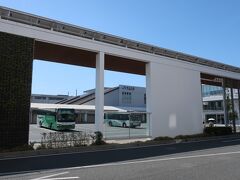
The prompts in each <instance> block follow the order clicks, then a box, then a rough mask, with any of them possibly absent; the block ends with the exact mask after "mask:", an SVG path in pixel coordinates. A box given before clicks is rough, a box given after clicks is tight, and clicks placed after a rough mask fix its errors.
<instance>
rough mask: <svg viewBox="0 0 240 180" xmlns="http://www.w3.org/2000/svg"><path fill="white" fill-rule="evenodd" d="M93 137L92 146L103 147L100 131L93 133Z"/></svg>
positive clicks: (103, 142)
mask: <svg viewBox="0 0 240 180" xmlns="http://www.w3.org/2000/svg"><path fill="white" fill-rule="evenodd" d="M94 134H95V135H94V137H93V143H92V145H103V144H106V142H105V141H104V140H103V134H102V132H100V131H96V132H94Z"/></svg>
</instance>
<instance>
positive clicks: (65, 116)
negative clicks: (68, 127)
mask: <svg viewBox="0 0 240 180" xmlns="http://www.w3.org/2000/svg"><path fill="white" fill-rule="evenodd" d="M57 119H58V122H74V121H75V111H74V110H73V109H68V110H66V109H62V110H61V109H59V111H58V118H57Z"/></svg>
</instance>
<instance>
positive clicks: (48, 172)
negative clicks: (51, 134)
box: [0, 137, 240, 180]
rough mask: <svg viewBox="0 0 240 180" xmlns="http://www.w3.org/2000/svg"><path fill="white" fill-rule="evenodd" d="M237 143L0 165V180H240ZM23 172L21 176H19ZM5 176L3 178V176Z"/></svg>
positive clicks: (214, 142)
mask: <svg viewBox="0 0 240 180" xmlns="http://www.w3.org/2000/svg"><path fill="white" fill-rule="evenodd" d="M239 167H240V138H239V137H235V138H227V139H219V140H211V141H202V142H192V143H179V144H174V145H161V146H160V145H159V146H151V147H141V148H131V149H120V150H108V151H99V152H88V153H74V154H62V155H51V156H40V157H29V158H22V159H5V160H0V179H24V180H27V179H35V180H40V179H48V180H51V179H52V180H53V179H55V180H56V179H86V180H88V179H89V180H94V179H99V180H101V179H103V180H108V179H109V180H110V179H116V180H118V179H119V180H120V179H121V180H122V179H164V180H165V179H166V180H168V179H180V180H181V179H183V180H185V179H197V180H198V179H199V180H200V179H201V180H202V179H211V180H215V179H216V180H221V179H227V180H231V179H234V180H236V179H240V171H239ZM24 171H25V172H24ZM6 173H7V174H6Z"/></svg>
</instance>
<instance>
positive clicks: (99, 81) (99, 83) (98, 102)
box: [95, 52, 104, 132]
mask: <svg viewBox="0 0 240 180" xmlns="http://www.w3.org/2000/svg"><path fill="white" fill-rule="evenodd" d="M95 97H96V99H95V130H96V131H101V132H103V121H104V52H99V53H98V54H97V56H96V89H95Z"/></svg>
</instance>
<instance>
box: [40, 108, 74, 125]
mask: <svg viewBox="0 0 240 180" xmlns="http://www.w3.org/2000/svg"><path fill="white" fill-rule="evenodd" d="M75 120H76V114H75V110H74V109H66V108H58V109H41V110H38V112H37V123H38V124H39V126H40V127H45V128H49V129H52V130H71V129H74V128H75Z"/></svg>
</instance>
